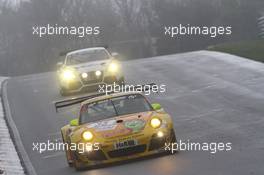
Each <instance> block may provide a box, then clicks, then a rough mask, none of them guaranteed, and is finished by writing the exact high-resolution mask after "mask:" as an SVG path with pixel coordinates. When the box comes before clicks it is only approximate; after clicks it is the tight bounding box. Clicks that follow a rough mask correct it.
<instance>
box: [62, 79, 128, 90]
mask: <svg viewBox="0 0 264 175" xmlns="http://www.w3.org/2000/svg"><path fill="white" fill-rule="evenodd" d="M122 78H123V77H122V75H119V74H117V75H104V74H102V75H101V76H99V77H93V79H90V80H86V79H84V78H82V77H81V75H79V76H77V77H76V80H74V81H72V82H63V81H61V80H60V87H61V90H62V91H64V92H68V93H77V92H82V91H89V90H91V91H97V90H98V89H99V86H100V85H107V84H113V83H114V82H120V81H122Z"/></svg>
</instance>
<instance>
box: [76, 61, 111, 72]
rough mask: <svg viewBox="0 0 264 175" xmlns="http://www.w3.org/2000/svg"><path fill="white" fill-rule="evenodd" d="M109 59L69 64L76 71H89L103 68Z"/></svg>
mask: <svg viewBox="0 0 264 175" xmlns="http://www.w3.org/2000/svg"><path fill="white" fill-rule="evenodd" d="M110 61H111V60H100V61H93V62H87V63H82V64H78V65H73V66H71V67H72V68H74V69H75V70H77V71H78V72H90V71H96V70H104V69H105V67H106V66H107V65H108V64H109V63H110Z"/></svg>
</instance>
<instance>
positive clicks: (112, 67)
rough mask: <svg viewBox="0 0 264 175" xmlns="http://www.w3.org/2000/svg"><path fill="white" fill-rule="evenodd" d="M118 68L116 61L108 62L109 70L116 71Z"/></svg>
mask: <svg viewBox="0 0 264 175" xmlns="http://www.w3.org/2000/svg"><path fill="white" fill-rule="evenodd" d="M118 70H119V65H118V63H116V62H112V63H110V65H109V71H110V72H113V73H116V72H117V71H118Z"/></svg>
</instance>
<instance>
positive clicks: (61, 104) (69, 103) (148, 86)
mask: <svg viewBox="0 0 264 175" xmlns="http://www.w3.org/2000/svg"><path fill="white" fill-rule="evenodd" d="M153 86H156V84H155V83H150V84H145V85H137V86H135V87H134V89H137V88H141V89H142V91H141V92H143V90H144V91H149V90H152V89H153ZM129 90H130V87H129V86H128V87H126V86H124V87H123V89H120V92H129ZM135 92H136V91H135ZM114 93H118V92H115V91H111V92H108V93H107V94H108V95H110V94H114ZM104 95H106V93H105V92H98V93H94V94H90V95H84V96H81V97H75V98H70V99H66V100H61V101H56V102H54V105H55V109H56V112H58V109H60V108H64V107H68V106H72V105H76V104H79V103H82V102H84V101H86V100H89V99H92V98H95V97H99V96H104Z"/></svg>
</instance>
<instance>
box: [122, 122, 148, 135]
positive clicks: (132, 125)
mask: <svg viewBox="0 0 264 175" xmlns="http://www.w3.org/2000/svg"><path fill="white" fill-rule="evenodd" d="M145 124H146V122H145V120H140V119H136V120H128V121H125V123H124V125H125V127H126V128H128V129H130V130H131V131H132V132H133V133H134V132H138V131H141V130H142V129H143V128H144V126H145Z"/></svg>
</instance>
